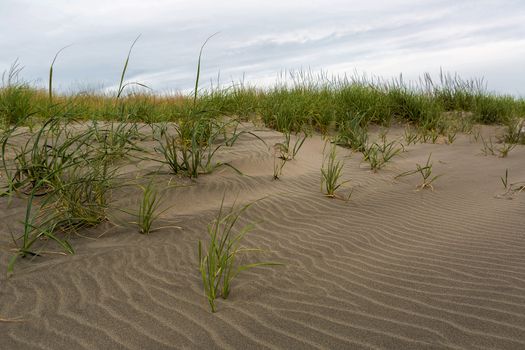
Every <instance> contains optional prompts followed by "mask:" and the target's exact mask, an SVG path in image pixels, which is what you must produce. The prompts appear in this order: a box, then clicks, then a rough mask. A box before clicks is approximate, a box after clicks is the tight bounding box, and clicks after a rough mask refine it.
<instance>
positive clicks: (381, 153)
mask: <svg viewBox="0 0 525 350" xmlns="http://www.w3.org/2000/svg"><path fill="white" fill-rule="evenodd" d="M396 145H397V141H396V140H392V141H390V142H389V141H387V139H386V136H383V137H381V141H379V142H374V143H372V144H370V145H367V146H366V148H365V150H364V151H363V156H364V157H363V160H364V161H366V162H368V164H369V165H370V169H371V170H372V171H373V172H377V171H378V170H379V169H381V168H383V167H384V166H385V165H386V164H387V163H388V162H390V161H391V160H392V158H394V157H395V156H396V155H398V154H399V153H400V152H401V151H402V150H403V147H396Z"/></svg>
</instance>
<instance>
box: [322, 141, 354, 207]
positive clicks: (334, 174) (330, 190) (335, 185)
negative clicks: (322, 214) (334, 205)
mask: <svg viewBox="0 0 525 350" xmlns="http://www.w3.org/2000/svg"><path fill="white" fill-rule="evenodd" d="M325 148H326V145H325ZM343 167H344V162H343V161H342V160H338V159H337V145H336V144H332V145H331V146H330V152H329V153H328V155H327V156H325V157H324V160H323V165H322V168H321V191H322V192H323V193H324V194H325V196H327V197H330V198H337V194H336V191H337V190H338V189H339V188H340V187H341V186H342V185H344V184H345V183H348V182H350V180H347V181H342V182H341V181H340V179H341V176H342V174H343ZM351 195H352V192H350V194H349V195H348V198H347V200H348V199H350V196H351Z"/></svg>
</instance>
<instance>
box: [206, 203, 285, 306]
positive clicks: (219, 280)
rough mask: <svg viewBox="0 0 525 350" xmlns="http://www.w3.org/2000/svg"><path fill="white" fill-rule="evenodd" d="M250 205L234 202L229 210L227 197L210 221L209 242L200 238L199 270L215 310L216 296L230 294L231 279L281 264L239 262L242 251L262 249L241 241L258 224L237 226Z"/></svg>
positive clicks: (210, 303) (209, 300) (225, 296)
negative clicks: (241, 273)
mask: <svg viewBox="0 0 525 350" xmlns="http://www.w3.org/2000/svg"><path fill="white" fill-rule="evenodd" d="M250 206H251V204H247V205H245V206H242V207H236V206H235V203H234V205H233V206H232V207H231V208H230V209H229V210H225V209H224V197H223V198H222V201H221V205H220V208H219V212H218V214H217V216H216V217H215V219H214V220H213V221H212V222H210V223H209V224H208V236H209V237H208V242H207V244H206V245H205V244H204V243H203V242H202V241H200V240H199V245H198V254H199V255H198V257H199V271H200V273H201V277H202V283H203V286H204V293H205V295H206V297H207V299H208V303H209V305H210V308H211V311H212V312H215V311H217V310H216V305H215V300H216V299H217V298H218V297H219V296H221V297H222V298H223V299H226V298H228V296H229V295H230V292H231V283H232V281H233V279H234V278H235V277H237V275H238V274H239V273H240V272H242V271H245V270H247V269H251V268H254V267H259V266H271V265H280V264H279V263H275V262H257V263H251V264H239V263H238V260H239V256H240V255H241V254H244V253H248V252H260V251H261V250H260V249H253V248H251V249H249V248H243V247H242V245H241V244H242V241H243V239H244V237H245V235H246V234H247V233H249V232H250V231H252V230H253V229H254V228H255V225H254V224H252V223H251V224H248V225H245V226H243V227H241V228H240V229H238V230H236V229H235V226H236V224H237V222H238V221H239V218H240V216H241V215H242V214H243V213H244V212H245V211H246V210H247V209H248V208H249V207H250Z"/></svg>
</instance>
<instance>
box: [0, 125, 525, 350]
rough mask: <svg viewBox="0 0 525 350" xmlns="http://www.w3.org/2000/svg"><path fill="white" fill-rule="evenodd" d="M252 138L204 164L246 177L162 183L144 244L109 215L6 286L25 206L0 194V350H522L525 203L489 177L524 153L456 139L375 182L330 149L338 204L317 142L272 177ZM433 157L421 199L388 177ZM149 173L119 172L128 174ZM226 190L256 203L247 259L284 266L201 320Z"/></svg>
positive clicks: (400, 163)
mask: <svg viewBox="0 0 525 350" xmlns="http://www.w3.org/2000/svg"><path fill="white" fill-rule="evenodd" d="M402 132H403V129H402V128H393V129H392V130H391V131H390V133H389V137H392V138H395V137H396V136H400V135H402ZM482 132H483V133H486V134H494V133H495V132H496V131H495V128H494V127H483V130H482ZM255 133H256V134H257V135H259V136H260V137H261V138H262V139H264V140H265V141H266V143H267V145H265V144H264V143H262V142H260V141H258V140H257V139H255V138H254V137H253V136H251V135H248V134H246V135H242V136H241V137H240V139H239V140H238V142H237V143H236V144H235V146H234V147H232V148H227V147H224V148H222V149H221V150H220V151H219V153H218V155H217V159H218V160H220V161H228V162H231V164H232V165H233V166H235V167H236V168H237V169H239V170H240V171H241V172H242V173H243V174H244V175H242V176H241V175H239V174H237V173H236V172H235V171H233V170H232V169H231V168H228V167H221V168H219V169H217V170H216V171H214V172H213V173H212V174H209V175H204V176H200V177H199V178H198V179H197V181H196V182H195V183H191V182H190V181H189V180H187V179H178V178H176V177H172V176H170V175H169V174H167V172H166V174H161V175H159V176H157V179H156V182H157V183H158V184H159V186H163V185H162V184H166V185H167V183H168V181H170V179H172V180H171V181H172V182H171V183H179V184H180V185H181V186H179V187H176V188H171V189H169V190H167V191H166V192H165V194H164V199H165V201H164V204H163V207H164V208H168V209H167V210H166V212H164V213H163V215H162V218H161V219H160V220H159V221H158V222H157V223H156V225H157V226H158V227H161V228H160V229H159V230H157V231H155V232H152V233H151V234H149V235H141V234H139V233H138V232H137V228H136V226H134V225H133V224H131V223H129V221H130V220H131V219H130V218H129V217H127V216H126V215H125V214H122V213H120V212H119V211H118V210H113V211H112V215H113V216H112V220H110V222H105V223H103V224H101V225H99V226H97V227H95V228H93V229H89V230H85V231H82V235H80V234H79V235H77V236H74V237H72V238H71V240H70V242H71V244H72V245H73V246H74V247H75V250H76V254H74V255H64V254H54V253H49V254H44V255H43V256H42V257H36V258H34V259H19V261H17V263H16V266H15V271H14V274H13V275H12V276H11V277H9V278H6V275H5V273H4V272H5V271H6V269H7V263H8V259H9V257H10V255H11V254H12V252H10V250H9V249H11V248H13V244H12V239H11V234H13V235H15V236H18V235H19V234H20V230H21V228H22V224H21V220H23V216H24V210H25V200H24V199H22V198H17V197H16V196H15V197H12V198H11V200H9V199H8V198H0V213H1V214H0V243H1V245H2V247H4V249H2V250H1V252H0V254H1V259H0V271H1V272H2V274H1V277H0V300H1V301H0V318H2V319H3V321H1V322H0V348H1V349H6V350H7V349H53V350H55V349H137V350H138V349H170V348H181V349H313V348H315V349H320V348H322V349H525V191H524V192H523V193H507V194H504V192H505V190H504V188H503V186H502V183H501V180H500V177H502V176H504V175H505V170H506V169H508V171H509V172H508V176H509V182H519V181H525V162H524V159H525V147H524V146H521V145H519V146H517V147H516V148H515V149H514V150H512V152H510V153H509V155H508V157H506V158H499V157H497V156H484V155H483V154H482V153H481V148H482V145H481V142H480V141H477V142H476V141H475V140H473V139H472V136H469V135H459V136H458V137H457V140H456V141H455V142H454V143H453V144H451V145H448V144H445V143H444V142H439V143H436V144H430V143H426V144H416V145H411V146H408V147H406V149H405V152H402V153H400V155H398V156H397V157H395V158H394V159H393V160H392V161H391V162H390V163H389V164H387V166H386V167H385V168H384V169H381V170H379V171H378V172H377V173H374V172H372V171H371V170H370V167H369V166H368V164H366V163H365V162H363V161H362V157H363V156H362V154H360V153H352V152H351V151H350V150H348V149H345V148H338V154H339V155H340V156H342V157H345V165H344V169H343V179H344V180H350V182H348V183H347V184H345V185H344V186H343V187H342V189H340V190H339V192H340V193H341V195H342V196H346V195H348V194H349V193H350V191H352V195H351V198H350V200H348V201H344V200H339V199H330V198H327V197H325V196H324V195H323V193H322V192H321V189H320V176H321V174H320V168H321V166H322V163H323V146H324V141H323V139H322V137H321V136H319V135H314V136H312V137H311V138H308V139H307V140H306V142H305V144H304V146H303V148H302V149H301V150H300V152H299V154H298V156H297V159H295V160H291V161H289V162H287V163H286V165H285V167H284V168H283V174H282V176H281V178H280V179H279V180H272V172H273V168H272V167H273V154H272V152H271V151H270V150H269V147H268V145H272V144H274V143H276V142H279V141H280V140H281V139H282V135H281V134H280V133H278V132H276V131H272V130H270V129H258V130H257V131H255ZM146 146H147V142H146ZM429 154H431V157H432V161H433V172H434V173H435V174H436V175H441V176H440V177H439V178H438V179H436V181H435V183H434V184H433V185H434V190H433V191H432V190H430V189H424V190H420V191H417V190H416V186H417V185H418V184H419V182H420V179H419V178H418V177H417V175H413V176H406V177H401V178H397V179H395V177H396V175H398V174H400V173H403V172H406V171H409V170H413V169H415V165H416V164H417V163H419V164H424V163H425V161H426V160H427V158H428V156H429ZM346 156H348V157H346ZM158 167H159V165H158V163H152V162H149V161H146V160H144V161H137V162H136V163H135V164H133V165H129V166H126V167H125V168H124V169H125V171H126V172H127V175H128V177H129V178H133V177H134V176H136V174H137V173H139V172H140V173H147V172H149V171H155V170H157V169H158ZM224 193H226V204H227V205H231V204H232V203H233V201H234V200H236V201H237V203H239V204H247V203H250V202H254V204H253V205H252V206H251V207H250V208H249V209H248V210H247V211H246V213H245V214H244V215H243V216H242V219H241V222H242V223H244V224H246V223H250V222H254V223H256V227H255V229H254V230H253V231H252V232H250V233H249V234H248V235H247V236H246V238H245V240H244V243H243V245H245V246H247V247H257V248H260V249H262V250H264V252H262V253H256V254H250V255H248V256H247V260H246V261H248V262H249V261H252V260H253V261H259V260H265V261H275V262H281V263H283V264H284V265H282V266H272V267H260V268H255V269H251V270H248V271H245V272H243V273H241V274H240V275H239V276H238V277H237V278H236V279H235V280H234V282H233V287H232V292H231V295H230V297H229V298H228V299H227V300H222V299H220V298H219V300H218V302H217V310H218V311H217V312H216V313H211V312H210V310H209V306H208V304H207V300H206V298H205V296H204V293H203V289H202V280H201V277H200V275H199V271H198V257H197V242H198V240H206V239H207V231H206V226H207V224H208V223H209V222H210V221H211V220H212V219H213V218H214V216H215V215H216V213H217V210H218V208H219V206H220V203H221V199H222V197H223V194H224ZM138 194H139V193H138V192H137V191H134V190H133V189H129V188H127V187H124V188H122V189H117V190H116V191H115V193H114V195H113V203H112V206H113V207H114V208H120V209H125V208H129V209H130V210H132V209H133V208H135V207H136V204H137V201H138V198H139V196H138ZM46 250H48V251H50V252H60V250H59V249H58V248H56V247H54V246H53V245H52V244H49V245H48V246H47V247H46Z"/></svg>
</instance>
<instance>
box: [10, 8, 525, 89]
mask: <svg viewBox="0 0 525 350" xmlns="http://www.w3.org/2000/svg"><path fill="white" fill-rule="evenodd" d="M524 18H525V1H523V0H497V1H488V0H486V1H484V0H478V1H470V0H466V1H461V0H425V1H423V0H418V1H416V0H391V1H388V0H367V1H342V0H314V1H306V0H304V1H296V0H280V1H270V0H267V1H257V0H255V1H249V0H244V1H242V0H224V1H219V0H216V1H213V0H200V1H178V0H149V1H146V0H111V1H109V0H89V1H84V0H77V1H69V0H47V1H46V0H40V1H37V0H33V1H29V0H0V72H3V71H6V70H7V69H9V67H10V66H11V65H12V64H13V62H14V61H15V60H16V59H18V61H19V63H20V64H21V65H22V66H23V67H24V69H23V70H22V72H21V76H22V77H23V79H24V80H26V81H29V82H31V83H33V84H35V85H39V86H44V85H45V84H46V82H47V76H48V70H49V65H50V63H51V61H52V60H53V57H54V55H55V53H56V52H57V51H58V50H59V49H60V48H62V47H64V46H67V45H71V46H69V47H68V48H66V49H65V50H64V51H62V52H61V54H60V55H59V57H58V59H57V61H56V63H55V68H54V86H55V87H56V88H57V89H59V90H61V91H78V90H84V89H111V88H114V87H115V86H117V85H118V82H119V79H120V74H121V71H122V67H123V64H124V60H125V58H126V55H127V52H128V50H129V47H130V45H131V43H132V42H133V40H134V39H135V38H136V37H137V36H138V35H140V38H139V40H138V41H137V43H136V45H135V47H134V48H133V52H132V54H131V58H130V62H129V68H128V71H127V76H126V77H127V80H128V81H138V82H140V83H143V84H146V85H147V86H149V87H150V88H151V89H152V90H153V91H154V92H176V91H189V90H190V89H191V88H192V86H193V84H194V81H195V75H196V66H197V59H198V54H199V49H200V47H201V45H202V44H203V42H204V41H205V40H206V38H207V37H209V36H210V35H212V34H214V33H218V34H217V35H215V36H214V37H213V38H211V39H210V41H209V42H208V44H207V45H206V47H205V48H204V52H203V57H202V75H201V82H202V84H203V86H204V87H206V86H209V84H210V82H212V81H213V82H215V83H216V82H217V80H219V81H220V82H221V83H222V84H224V85H228V84H230V83H231V82H239V81H240V80H242V79H243V80H244V82H245V83H246V84H250V85H255V86H260V87H265V86H271V85H272V84H274V83H275V81H276V79H278V76H279V75H280V73H282V72H286V71H298V70H303V71H306V70H310V71H312V72H320V71H322V72H325V74H328V75H335V76H343V75H344V74H347V75H354V74H356V73H357V74H359V75H361V74H367V75H370V76H376V77H383V78H385V79H389V78H391V77H397V76H399V75H400V74H403V77H404V79H406V80H411V79H417V78H418V77H419V76H421V75H422V74H423V73H425V72H429V73H430V74H432V75H433V76H434V77H437V76H438V74H439V71H440V69H443V70H444V71H446V72H450V73H458V74H459V75H460V76H461V77H463V78H465V79H469V78H483V79H484V80H485V81H486V83H487V86H488V89H489V90H491V91H495V92H498V93H504V94H512V95H516V96H525V21H524Z"/></svg>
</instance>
